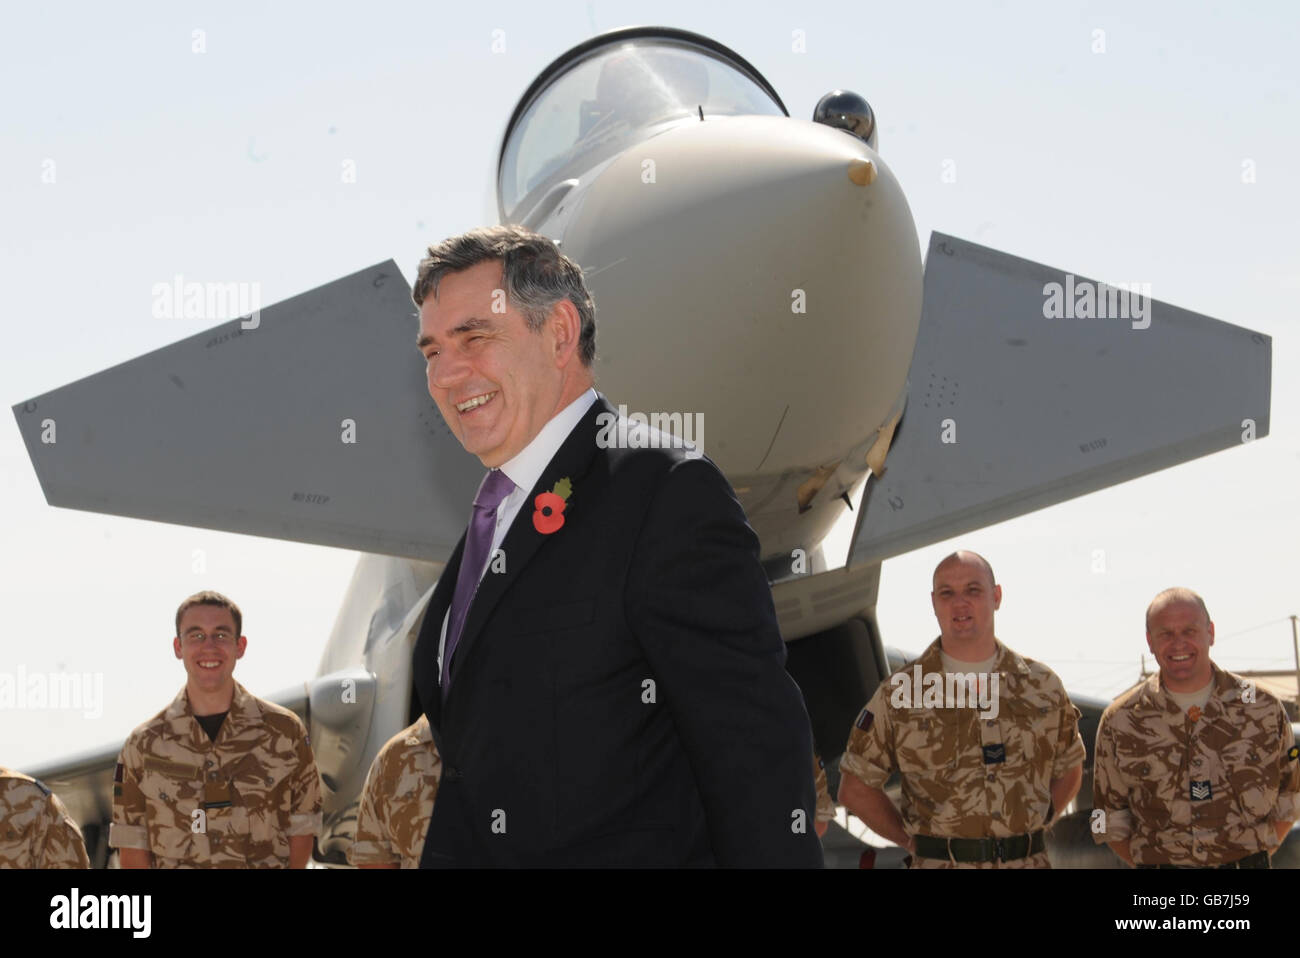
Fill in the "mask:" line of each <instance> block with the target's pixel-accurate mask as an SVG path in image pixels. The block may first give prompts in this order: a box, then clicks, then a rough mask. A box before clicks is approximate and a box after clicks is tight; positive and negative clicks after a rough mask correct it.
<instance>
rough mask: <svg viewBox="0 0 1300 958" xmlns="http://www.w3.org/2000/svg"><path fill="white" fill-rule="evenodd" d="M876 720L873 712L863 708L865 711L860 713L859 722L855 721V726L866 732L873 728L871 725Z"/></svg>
mask: <svg viewBox="0 0 1300 958" xmlns="http://www.w3.org/2000/svg"><path fill="white" fill-rule="evenodd" d="M875 720H876V717H875V716H874V715H872V714H871V710H870V709H867V708H863V710H862V711H861V712H859V713H858V717H857V720H856V721H854V723H853V724H854V725H856V726H857V727H858V728H859V729H861V730H862V731H864V732H865V731H867V730H868V729H869V728H871V723H872V722H874V721H875Z"/></svg>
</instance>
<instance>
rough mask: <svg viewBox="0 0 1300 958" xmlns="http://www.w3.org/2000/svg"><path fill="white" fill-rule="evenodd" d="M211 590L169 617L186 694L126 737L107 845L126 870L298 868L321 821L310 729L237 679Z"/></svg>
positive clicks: (230, 613)
mask: <svg viewBox="0 0 1300 958" xmlns="http://www.w3.org/2000/svg"><path fill="white" fill-rule="evenodd" d="M242 627H243V616H242V615H241V613H240V611H239V607H238V606H237V605H235V603H234V602H232V601H230V599H228V598H226V597H225V596H224V595H221V594H220V593H217V592H199V593H197V594H195V595H192V596H190V597H189V598H188V599H186V600H185V601H184V602H182V603H181V605H180V608H179V609H177V610H176V636H175V638H174V639H173V640H172V650H173V652H174V653H175V655H176V658H178V659H180V660H181V661H182V662H183V663H184V665H185V674H186V681H185V687H184V688H182V689H181V690H180V692H179V693H178V694H177V696H176V698H175V699H174V700H173V701H172V703H171V704H170V705H169V706H167V708H165V709H163V710H162V711H161V712H159V713H158V714H157V715H155V716H154V717H153V718H151V719H150V720H149V721H147V722H145V723H144V724H143V725H141V726H140V727H139V728H137V729H136V730H135V731H133V732H132V733H131V735H130V737H129V738H128V739H127V740H126V745H125V746H124V747H123V748H122V753H121V755H120V756H119V757H118V761H117V770H116V772H115V773H114V776H113V782H114V784H113V824H112V826H111V827H110V829H109V839H108V840H109V844H110V845H112V846H113V847H115V848H117V849H119V850H120V851H121V855H122V867H123V868H149V867H151V866H152V867H154V868H286V867H287V868H304V867H306V865H307V860H308V858H310V857H311V851H312V843H313V841H314V838H315V835H316V832H317V831H318V830H319V829H320V823H321V795H320V776H319V774H318V773H317V771H316V762H315V760H314V759H313V757H312V753H311V745H310V744H309V743H308V740H307V730H306V729H305V728H304V727H303V724H302V722H301V721H300V720H299V718H298V716H296V715H294V714H293V712H291V711H289V710H288V709H286V708H281V707H280V706H278V705H275V704H273V703H271V702H266V701H263V700H262V699H259V698H257V697H256V696H254V695H250V694H249V693H248V692H247V691H246V690H245V689H244V687H243V686H242V685H240V684H239V683H238V682H236V681H235V679H234V674H233V673H234V669H235V662H236V661H237V660H238V659H241V658H243V655H244V650H245V648H246V647H247V644H248V639H247V637H245V636H244V635H241V634H240V629H241V628H242Z"/></svg>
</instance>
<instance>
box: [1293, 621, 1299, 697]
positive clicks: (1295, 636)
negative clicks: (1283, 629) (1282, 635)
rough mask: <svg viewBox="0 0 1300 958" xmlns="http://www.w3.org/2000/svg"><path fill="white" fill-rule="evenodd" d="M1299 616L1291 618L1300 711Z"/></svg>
mask: <svg viewBox="0 0 1300 958" xmlns="http://www.w3.org/2000/svg"><path fill="white" fill-rule="evenodd" d="M1296 619H1297V616H1294V615H1293V616H1291V644H1292V645H1293V646H1294V647H1295V704H1296V708H1297V709H1300V631H1297V629H1296Z"/></svg>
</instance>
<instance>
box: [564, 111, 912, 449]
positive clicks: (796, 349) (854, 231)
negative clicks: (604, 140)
mask: <svg viewBox="0 0 1300 958" xmlns="http://www.w3.org/2000/svg"><path fill="white" fill-rule="evenodd" d="M578 203H579V206H578V207H577V208H576V209H575V210H574V211H573V218H572V220H571V221H570V224H569V226H568V228H567V229H566V230H565V232H564V236H563V243H564V249H565V252H566V253H568V255H570V256H572V257H574V258H575V259H576V260H577V261H578V262H579V263H580V264H581V265H582V267H583V269H584V270H585V271H586V272H587V275H588V278H589V281H590V283H591V287H592V292H593V295H594V298H595V301H596V303H597V310H598V317H599V318H598V323H597V346H598V363H599V367H598V373H599V374H600V375H601V376H604V377H606V381H608V382H610V383H617V384H618V388H619V390H620V392H621V393H624V394H625V395H626V402H627V403H628V406H629V408H630V409H646V410H658V409H665V410H678V411H682V412H695V411H699V412H703V413H704V414H705V419H706V421H707V422H708V429H709V430H710V432H711V434H712V435H714V436H723V435H725V436H727V437H728V446H727V448H725V449H720V448H718V447H717V446H710V447H709V448H707V449H706V450H705V451H706V453H707V454H708V455H709V456H711V457H713V458H714V459H715V461H717V462H718V464H719V465H720V466H722V468H723V469H724V470H727V471H731V470H733V469H735V470H739V471H741V472H755V471H757V470H758V469H759V468H761V469H762V470H763V471H764V472H770V471H773V470H779V469H782V468H791V469H794V468H805V467H808V466H809V465H810V464H811V465H817V464H822V463H827V462H832V461H834V460H835V459H837V458H838V457H841V456H843V455H844V454H845V452H846V451H847V450H848V448H850V447H851V446H852V445H853V444H854V443H855V442H857V441H860V440H861V439H863V438H865V436H866V434H867V433H868V432H869V431H870V430H871V429H874V428H875V427H876V426H877V425H879V424H880V423H881V422H882V421H884V419H885V418H886V415H887V414H888V413H889V411H890V409H891V407H892V406H893V404H894V402H895V401H896V400H897V399H898V397H899V394H900V393H901V391H902V389H903V387H904V384H905V382H906V377H907V371H908V366H909V364H910V362H911V355H912V346H913V344H914V342H915V338H916V328H917V324H918V322H919V320H920V308H921V260H920V248H919V245H918V243H917V239H916V228H915V226H914V225H913V223H912V215H911V211H910V210H909V209H908V205H907V201H906V199H905V197H904V196H903V191H902V189H901V187H900V186H899V184H898V181H897V180H896V179H895V178H894V176H893V174H892V173H891V172H890V171H889V168H888V167H887V166H886V165H885V164H884V163H883V162H882V161H881V159H880V157H879V156H878V155H877V154H876V153H875V152H874V151H873V150H871V149H870V148H869V147H868V146H867V145H866V144H864V143H863V142H862V141H861V140H859V139H857V138H855V137H853V136H851V135H849V134H848V133H845V132H844V131H842V130H837V129H832V128H829V127H827V126H824V125H821V124H817V123H811V122H808V121H804V120H795V119H790V118H787V117H765V116H745V117H720V118H716V119H708V118H706V120H705V122H698V121H693V122H689V123H686V124H684V125H682V126H678V127H676V128H674V129H672V130H671V131H669V132H666V133H663V134H660V135H659V136H655V137H652V138H651V139H649V140H646V141H645V142H643V143H640V144H638V145H637V146H635V147H633V148H631V149H629V150H628V151H626V152H625V153H623V154H621V155H620V156H619V158H618V159H616V160H614V161H613V162H612V163H611V164H610V165H609V166H608V167H606V168H605V170H603V171H602V172H601V174H600V175H599V177H598V178H597V179H596V180H595V182H593V183H592V184H591V185H590V186H589V187H587V188H586V189H585V191H584V194H583V196H582V197H581V199H579V200H578ZM644 324H649V326H650V328H652V329H653V330H655V336H656V337H657V338H656V339H655V340H654V342H655V343H656V345H657V346H659V347H660V348H662V349H663V350H665V351H668V353H669V354H670V355H671V354H673V353H675V354H676V355H678V356H679V357H680V362H679V363H678V364H676V365H675V367H674V374H673V375H671V376H668V377H665V376H664V375H663V373H662V370H663V365H662V364H660V363H646V362H643V359H644V349H645V342H646V333H645V329H644V328H641V327H642V326H643V325H644ZM738 387H749V388H738ZM618 398H619V401H620V402H622V401H624V396H623V395H620V397H618ZM635 403H644V404H646V405H641V406H638V405H634V404H635ZM864 422H869V425H867V426H865V427H863V426H862V424H863V423H864ZM851 428H859V432H858V434H857V435H855V436H852V437H849V436H847V435H846V429H851Z"/></svg>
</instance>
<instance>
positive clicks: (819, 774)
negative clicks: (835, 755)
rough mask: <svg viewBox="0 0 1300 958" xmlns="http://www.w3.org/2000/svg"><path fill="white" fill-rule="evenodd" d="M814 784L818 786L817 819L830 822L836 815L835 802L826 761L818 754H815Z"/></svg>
mask: <svg viewBox="0 0 1300 958" xmlns="http://www.w3.org/2000/svg"><path fill="white" fill-rule="evenodd" d="M813 784H814V785H816V786H817V821H819V822H829V821H830V820H831V819H833V818H834V817H835V803H834V802H832V801H831V793H830V789H829V787H828V786H827V784H826V763H825V762H823V761H822V757H821V756H820V755H816V754H814V755H813Z"/></svg>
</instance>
